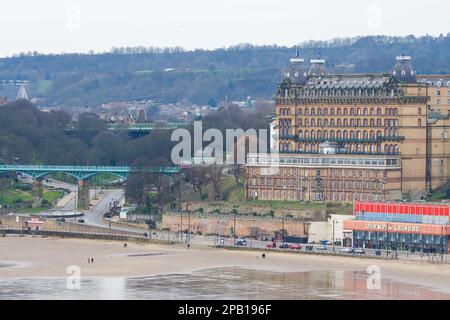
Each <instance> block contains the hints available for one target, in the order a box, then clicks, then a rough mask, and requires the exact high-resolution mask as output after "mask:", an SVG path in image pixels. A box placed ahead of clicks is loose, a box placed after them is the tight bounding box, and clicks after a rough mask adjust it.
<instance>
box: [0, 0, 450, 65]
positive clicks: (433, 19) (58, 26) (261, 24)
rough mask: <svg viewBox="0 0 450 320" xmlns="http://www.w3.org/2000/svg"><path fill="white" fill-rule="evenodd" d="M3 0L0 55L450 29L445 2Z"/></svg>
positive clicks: (448, 4) (258, 42)
mask: <svg viewBox="0 0 450 320" xmlns="http://www.w3.org/2000/svg"><path fill="white" fill-rule="evenodd" d="M4 2H5V3H2V18H1V19H0V39H1V43H2V45H1V46H0V56H1V57H4V56H9V55H12V54H15V53H19V52H28V51H38V52H40V53H62V52H88V51H89V50H94V51H96V52H102V51H109V50H110V49H111V48H112V47H126V46H141V45H142V46H153V47H174V46H181V47H183V48H185V49H196V48H202V49H215V48H221V47H228V46H230V45H236V44H238V43H252V44H256V45H265V44H266V45H270V44H277V45H287V46H293V45H295V44H297V43H300V42H303V41H307V40H312V39H313V40H327V39H332V38H335V37H352V36H357V35H379V34H384V35H400V36H402V35H410V34H413V35H416V36H421V35H425V34H430V35H436V36H437V35H439V34H441V33H443V34H447V32H449V31H450V15H449V12H450V1H448V0H427V1H423V0H420V1H418V0H367V1H365V0H309V1H300V0H146V1H144V0H126V1H124V0H108V1H106V0H103V1H100V0H95V1H94V0H39V1H36V0H14V1H4Z"/></svg>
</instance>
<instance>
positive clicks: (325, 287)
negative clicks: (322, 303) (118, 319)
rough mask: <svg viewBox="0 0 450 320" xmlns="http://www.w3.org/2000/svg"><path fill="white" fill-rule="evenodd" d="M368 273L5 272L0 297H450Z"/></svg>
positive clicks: (228, 270) (233, 270) (0, 281)
mask: <svg viewBox="0 0 450 320" xmlns="http://www.w3.org/2000/svg"><path fill="white" fill-rule="evenodd" d="M367 277H368V275H367V274H365V273H361V272H348V271H313V272H296V273H273V272H265V271H256V270H249V269H242V268H214V269H207V270H201V271H197V272H193V273H189V274H167V275H158V276H152V277H144V278H83V279H82V280H81V288H80V289H68V288H67V284H66V282H67V278H11V279H8V278H3V279H0V299H450V295H449V294H446V293H440V292H436V291H433V290H432V289H430V288H426V287H422V286H418V285H413V284H406V283H401V282H396V281H392V280H389V279H384V280H382V281H381V286H380V289H378V290H377V289H373V290H369V289H367Z"/></svg>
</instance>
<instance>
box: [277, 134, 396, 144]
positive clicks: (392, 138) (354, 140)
mask: <svg viewBox="0 0 450 320" xmlns="http://www.w3.org/2000/svg"><path fill="white" fill-rule="evenodd" d="M289 137H292V138H288V137H287V136H286V138H284V137H281V139H294V141H295V142H325V141H330V142H341V143H379V142H383V141H402V140H405V137H404V136H381V137H376V138H368V139H361V138H360V139H357V138H347V139H345V138H326V139H325V138H299V137H298V136H297V135H295V136H292V135H289Z"/></svg>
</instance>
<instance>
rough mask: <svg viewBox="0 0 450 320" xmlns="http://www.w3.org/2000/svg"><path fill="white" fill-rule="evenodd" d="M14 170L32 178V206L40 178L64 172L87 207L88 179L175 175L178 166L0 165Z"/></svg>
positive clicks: (40, 190) (80, 202)
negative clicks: (99, 176)
mask: <svg viewBox="0 0 450 320" xmlns="http://www.w3.org/2000/svg"><path fill="white" fill-rule="evenodd" d="M9 172H15V173H19V174H22V175H26V176H29V177H31V178H32V179H33V206H34V207H39V206H40V204H41V201H42V193H43V186H42V180H43V179H44V178H45V177H46V176H48V175H50V174H53V173H64V174H67V175H69V176H71V177H74V178H75V179H77V181H78V205H79V207H80V208H86V207H89V179H90V178H91V177H93V176H95V175H98V174H102V173H109V174H114V175H116V176H118V177H120V178H122V179H127V178H128V176H129V175H130V174H131V173H139V172H142V173H155V174H163V175H175V174H178V173H179V172H180V168H179V167H147V168H134V167H129V166H52V165H0V174H2V173H9Z"/></svg>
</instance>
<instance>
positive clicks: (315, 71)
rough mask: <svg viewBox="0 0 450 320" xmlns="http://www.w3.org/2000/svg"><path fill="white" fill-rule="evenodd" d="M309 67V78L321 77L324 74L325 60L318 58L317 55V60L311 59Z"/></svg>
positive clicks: (318, 55)
mask: <svg viewBox="0 0 450 320" xmlns="http://www.w3.org/2000/svg"><path fill="white" fill-rule="evenodd" d="M310 62H311V67H309V70H308V75H310V76H322V75H324V74H325V73H326V70H325V60H324V59H321V58H320V54H319V53H317V59H311V60H310Z"/></svg>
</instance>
